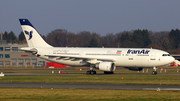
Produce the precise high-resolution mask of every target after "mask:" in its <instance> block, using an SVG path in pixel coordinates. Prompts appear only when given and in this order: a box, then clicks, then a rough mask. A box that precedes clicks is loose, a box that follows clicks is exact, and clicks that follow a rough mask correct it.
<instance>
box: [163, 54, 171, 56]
mask: <svg viewBox="0 0 180 101" xmlns="http://www.w3.org/2000/svg"><path fill="white" fill-rule="evenodd" d="M162 56H170V54H163V55H162Z"/></svg>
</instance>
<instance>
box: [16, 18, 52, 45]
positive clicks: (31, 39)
mask: <svg viewBox="0 0 180 101" xmlns="http://www.w3.org/2000/svg"><path fill="white" fill-rule="evenodd" d="M19 21H20V23H21V27H22V30H23V32H24V36H25V38H26V40H27V43H28V46H29V47H52V46H50V45H49V44H47V43H46V42H45V41H44V39H43V38H42V37H41V36H40V34H39V33H38V32H37V30H36V29H35V28H34V26H33V25H32V24H31V23H30V22H29V20H28V19H19Z"/></svg>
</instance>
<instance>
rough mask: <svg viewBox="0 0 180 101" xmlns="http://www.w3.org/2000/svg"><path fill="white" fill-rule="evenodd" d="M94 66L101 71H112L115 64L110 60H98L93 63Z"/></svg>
mask: <svg viewBox="0 0 180 101" xmlns="http://www.w3.org/2000/svg"><path fill="white" fill-rule="evenodd" d="M95 67H96V68H97V69H99V70H102V71H108V72H113V71H114V70H115V69H116V66H115V64H114V63H112V62H100V63H97V64H95Z"/></svg>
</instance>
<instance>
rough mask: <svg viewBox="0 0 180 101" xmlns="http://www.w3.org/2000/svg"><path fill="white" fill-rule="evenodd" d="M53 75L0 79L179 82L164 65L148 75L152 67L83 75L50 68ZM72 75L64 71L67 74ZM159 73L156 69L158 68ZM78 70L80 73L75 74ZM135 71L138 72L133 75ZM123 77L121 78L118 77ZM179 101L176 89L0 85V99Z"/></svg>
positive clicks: (21, 80)
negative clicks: (105, 88)
mask: <svg viewBox="0 0 180 101" xmlns="http://www.w3.org/2000/svg"><path fill="white" fill-rule="evenodd" d="M1 71H2V72H4V73H52V69H50V70H49V69H45V70H41V69H15V70H11V69H6V70H4V69H0V72H1ZM53 71H54V72H55V74H54V75H44V76H5V77H0V82H69V83H115V84H119V83H121V84H156V85H160V84H161V85H180V76H179V75H176V74H179V72H177V68H175V69H172V68H171V69H167V70H166V72H163V73H161V74H175V75H151V73H152V69H149V70H148V72H147V70H146V69H145V70H144V73H143V72H142V71H141V72H139V73H138V72H137V71H129V70H116V71H115V75H104V74H103V72H102V71H99V70H97V73H98V74H97V75H86V74H85V73H86V71H87V70H82V71H76V70H75V69H74V70H66V69H61V71H63V73H64V74H58V71H59V69H53ZM71 73H73V74H72V75H66V74H71ZM158 73H159V74H160V70H158ZM76 74H81V75H76ZM137 74H138V75H137ZM122 78H123V79H122ZM113 100H114V101H115V100H123V101H131V100H133V101H179V100H180V91H136V90H135V91H133V90H95V89H7V88H0V101H113Z"/></svg>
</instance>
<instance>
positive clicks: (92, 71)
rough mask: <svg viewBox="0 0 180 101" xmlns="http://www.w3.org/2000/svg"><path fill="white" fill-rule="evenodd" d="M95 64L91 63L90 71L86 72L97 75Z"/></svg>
mask: <svg viewBox="0 0 180 101" xmlns="http://www.w3.org/2000/svg"><path fill="white" fill-rule="evenodd" d="M93 68H94V66H93V65H90V71H87V72H86V74H87V75H89V74H91V75H95V74H96V71H94V70H93Z"/></svg>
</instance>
